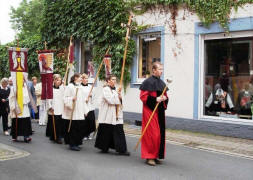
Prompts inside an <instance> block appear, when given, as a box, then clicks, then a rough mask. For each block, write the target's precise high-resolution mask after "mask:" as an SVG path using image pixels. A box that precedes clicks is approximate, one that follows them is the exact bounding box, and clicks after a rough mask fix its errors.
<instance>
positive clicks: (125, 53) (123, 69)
mask: <svg viewBox="0 0 253 180" xmlns="http://www.w3.org/2000/svg"><path fill="white" fill-rule="evenodd" d="M131 23H132V15H130V16H129V18H128V23H127V33H126V37H125V40H126V45H125V51H124V56H123V63H122V69H121V76H120V86H119V87H120V88H119V91H121V89H122V84H123V78H124V71H125V64H126V57H127V48H128V40H129V35H130V30H131Z"/></svg>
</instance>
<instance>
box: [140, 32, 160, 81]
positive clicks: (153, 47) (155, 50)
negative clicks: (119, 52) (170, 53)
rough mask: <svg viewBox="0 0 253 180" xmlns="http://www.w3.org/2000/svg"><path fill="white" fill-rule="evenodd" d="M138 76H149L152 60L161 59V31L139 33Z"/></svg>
mask: <svg viewBox="0 0 253 180" xmlns="http://www.w3.org/2000/svg"><path fill="white" fill-rule="evenodd" d="M138 38H139V55H138V78H139V79H140V78H147V77H148V76H149V75H150V74H151V72H152V62H155V61H161V33H148V34H142V35H139V37H138Z"/></svg>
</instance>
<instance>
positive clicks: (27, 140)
mask: <svg viewBox="0 0 253 180" xmlns="http://www.w3.org/2000/svg"><path fill="white" fill-rule="evenodd" d="M24 141H25V142H26V143H29V142H30V141H32V138H30V137H25V138H24Z"/></svg>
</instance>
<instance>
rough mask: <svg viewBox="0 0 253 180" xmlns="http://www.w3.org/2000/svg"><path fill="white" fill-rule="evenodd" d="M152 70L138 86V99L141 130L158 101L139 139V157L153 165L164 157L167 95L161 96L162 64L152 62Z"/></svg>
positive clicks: (162, 88) (162, 83)
mask: <svg viewBox="0 0 253 180" xmlns="http://www.w3.org/2000/svg"><path fill="white" fill-rule="evenodd" d="M152 71H153V75H152V76H151V77H149V78H148V79H146V80H145V81H144V82H143V83H142V84H141V86H140V90H141V92H140V99H141V101H142V102H143V113H142V132H143V131H144V129H145V127H146V125H147V123H148V120H149V117H150V116H151V114H152V112H153V110H154V109H155V106H156V104H157V103H158V102H159V103H160V104H159V106H158V108H157V110H156V111H155V114H154V116H153V118H152V119H151V121H150V124H149V126H148V127H147V129H146V132H145V134H144V135H143V138H142V139H141V158H142V159H146V163H147V164H148V165H151V166H155V165H156V164H160V163H161V161H160V160H158V159H164V155H165V110H166V108H167V103H168V97H167V94H166V92H165V93H164V95H163V96H161V94H162V92H163V90H164V88H165V87H166V84H165V83H164V82H163V81H162V80H161V79H160V77H161V75H162V73H163V66H162V64H161V63H160V62H154V63H153V64H152Z"/></svg>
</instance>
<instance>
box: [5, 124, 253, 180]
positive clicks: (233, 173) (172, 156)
mask: <svg viewBox="0 0 253 180" xmlns="http://www.w3.org/2000/svg"><path fill="white" fill-rule="evenodd" d="M33 126H34V129H35V131H36V132H35V134H34V135H33V136H32V138H33V140H32V143H30V144H26V143H22V142H18V143H13V142H11V140H10V139H11V138H10V136H9V137H6V136H4V135H2V134H1V135H0V142H1V143H3V144H6V145H10V146H14V147H16V148H19V149H22V150H25V151H28V152H29V153H31V155H29V156H27V157H24V158H20V159H14V160H8V161H3V162H0V180H100V179H101V180H114V179H115V180H161V179H162V180H252V179H253V160H250V159H244V158H240V157H233V156H228V155H223V154H217V153H213V152H207V151H202V150H197V149H192V148H188V147H184V146H178V145H173V144H168V143H167V144H166V159H165V160H164V161H163V164H162V165H157V166H155V167H151V166H148V165H146V164H145V163H144V162H145V161H144V160H142V159H141V158H140V149H139V150H138V151H137V152H134V151H133V149H134V146H135V144H136V142H137V138H135V137H127V143H128V149H129V151H130V152H131V156H130V157H127V156H118V155H116V154H115V153H114V151H113V150H112V151H111V152H110V153H108V154H102V153H100V152H99V150H97V149H96V148H94V140H89V141H84V144H83V145H82V150H81V151H79V152H74V151H70V150H69V149H68V146H66V145H58V144H54V143H51V142H50V141H49V140H48V139H47V138H46V137H45V135H44V134H45V127H44V126H43V127H42V126H38V125H37V124H35V123H34V124H33Z"/></svg>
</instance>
